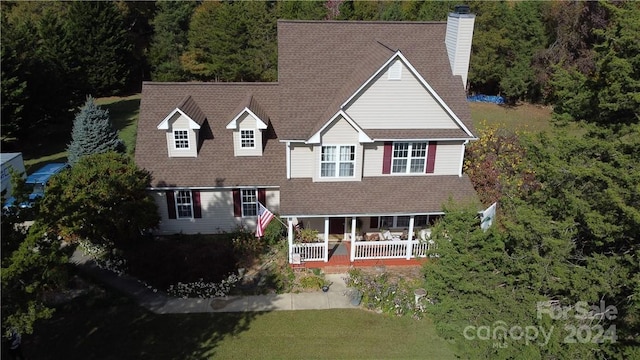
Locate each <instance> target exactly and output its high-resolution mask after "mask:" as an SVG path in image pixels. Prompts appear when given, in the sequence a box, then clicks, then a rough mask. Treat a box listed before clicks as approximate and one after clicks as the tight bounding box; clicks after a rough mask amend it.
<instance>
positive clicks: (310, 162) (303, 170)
mask: <svg viewBox="0 0 640 360" xmlns="http://www.w3.org/2000/svg"><path fill="white" fill-rule="evenodd" d="M314 166H315V158H314V156H313V146H312V145H302V144H293V143H292V144H291V177H292V178H311V177H313V170H314Z"/></svg>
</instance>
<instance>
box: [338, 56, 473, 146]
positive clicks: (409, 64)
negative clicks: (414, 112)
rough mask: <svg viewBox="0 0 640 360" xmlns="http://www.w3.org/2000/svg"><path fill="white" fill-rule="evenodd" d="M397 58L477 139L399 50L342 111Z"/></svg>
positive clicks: (466, 131)
mask: <svg viewBox="0 0 640 360" xmlns="http://www.w3.org/2000/svg"><path fill="white" fill-rule="evenodd" d="M396 58H398V59H400V60H402V62H403V63H404V65H405V66H406V67H407V68H408V69H409V71H411V73H412V74H413V75H414V76H415V77H416V78H417V79H418V81H419V82H420V83H421V84H422V86H424V87H425V88H426V89H427V91H428V92H429V94H431V96H433V98H434V99H435V100H436V102H437V103H438V104H439V105H440V106H442V108H443V109H444V110H445V111H446V112H447V114H449V116H450V117H451V118H452V119H453V121H455V122H456V123H457V124H458V126H460V128H462V130H464V132H465V133H467V135H469V136H472V137H475V136H474V135H473V134H472V133H471V131H469V129H468V128H467V127H466V126H465V125H464V123H463V122H462V120H460V118H458V116H457V115H456V114H455V113H454V112H453V110H451V108H450V107H449V106H448V105H447V104H446V103H445V102H444V101H443V100H442V98H441V97H440V96H439V95H438V93H436V92H435V90H434V89H433V88H432V87H431V85H429V83H427V81H426V80H425V79H424V78H423V77H422V75H420V73H418V71H417V70H416V69H415V68H414V67H413V65H411V63H410V62H409V60H407V58H405V57H404V55H402V52H400V51H399V50H398V51H397V52H396V53H395V54H394V55H393V56H391V58H389V60H387V61H386V62H385V63H384V65H382V67H380V68H379V69H378V71H376V72H375V73H374V74H373V75H372V76H371V77H370V78H369V79H368V80H367V81H365V82H364V83H363V84H362V85H361V86H360V87H359V88H358V90H356V91H355V92H354V93H353V95H351V97H349V99H347V101H345V102H344V103H343V104H342V105H341V106H340V109H344V108H345V107H346V106H347V105H348V104H349V103H350V102H351V101H352V100H353V99H354V98H355V97H356V96H358V95H360V94H361V93H362V92H363V91H364V89H365V88H366V87H367V86H368V85H369V83H371V82H373V80H374V79H375V78H376V77H378V75H379V74H380V73H382V72H383V71H384V70H385V69H387V66H388V65H389V64H390V63H391V62H392V61H394V60H395V59H396Z"/></svg>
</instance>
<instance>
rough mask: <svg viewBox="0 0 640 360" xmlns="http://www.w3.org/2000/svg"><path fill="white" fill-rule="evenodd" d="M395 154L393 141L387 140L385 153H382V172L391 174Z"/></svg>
mask: <svg viewBox="0 0 640 360" xmlns="http://www.w3.org/2000/svg"><path fill="white" fill-rule="evenodd" d="M392 154H393V143H392V142H391V141H385V143H384V154H383V155H382V173H383V174H391V155H392Z"/></svg>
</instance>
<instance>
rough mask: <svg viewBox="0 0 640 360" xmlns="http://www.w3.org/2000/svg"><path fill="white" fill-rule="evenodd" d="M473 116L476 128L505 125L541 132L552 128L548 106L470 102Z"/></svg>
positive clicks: (510, 127)
mask: <svg viewBox="0 0 640 360" xmlns="http://www.w3.org/2000/svg"><path fill="white" fill-rule="evenodd" d="M469 106H470V107H471V118H472V119H473V124H474V125H475V126H476V128H480V127H482V124H483V122H486V124H487V125H494V124H497V125H500V126H505V127H507V128H509V129H512V130H526V131H531V132H541V131H549V130H551V126H552V125H551V122H550V121H551V113H552V112H553V109H551V107H548V106H541V105H532V104H521V105H517V106H505V105H496V104H491V103H479V102H474V103H469Z"/></svg>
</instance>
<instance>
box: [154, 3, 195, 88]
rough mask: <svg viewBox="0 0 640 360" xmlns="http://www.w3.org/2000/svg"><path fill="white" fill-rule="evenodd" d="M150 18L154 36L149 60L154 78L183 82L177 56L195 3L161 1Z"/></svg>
mask: <svg viewBox="0 0 640 360" xmlns="http://www.w3.org/2000/svg"><path fill="white" fill-rule="evenodd" d="M157 6H158V12H157V13H156V16H155V17H154V18H153V21H152V25H153V28H154V34H153V39H152V42H151V46H150V49H149V63H150V65H151V78H152V80H153V81H186V80H188V75H187V72H186V71H185V70H184V69H183V68H182V64H181V63H180V56H181V55H182V53H183V52H184V51H185V50H186V48H187V44H188V38H187V33H188V31H189V21H190V19H191V15H192V14H193V10H194V9H195V7H196V3H195V2H191V1H160V2H158V5H157Z"/></svg>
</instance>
